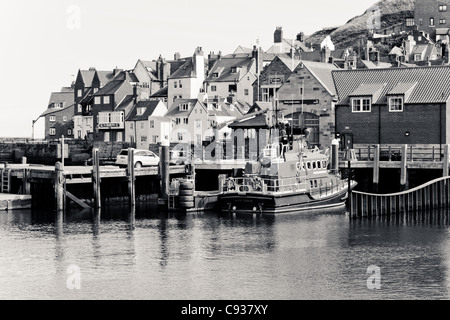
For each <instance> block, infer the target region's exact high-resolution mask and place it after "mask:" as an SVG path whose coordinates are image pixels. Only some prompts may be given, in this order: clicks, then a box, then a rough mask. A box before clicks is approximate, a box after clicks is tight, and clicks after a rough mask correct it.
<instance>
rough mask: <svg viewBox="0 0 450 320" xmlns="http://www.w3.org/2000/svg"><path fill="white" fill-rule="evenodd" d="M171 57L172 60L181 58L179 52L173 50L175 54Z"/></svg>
mask: <svg viewBox="0 0 450 320" xmlns="http://www.w3.org/2000/svg"><path fill="white" fill-rule="evenodd" d="M173 59H174V60H180V59H181V55H180V53H179V52H175V54H174V55H173Z"/></svg>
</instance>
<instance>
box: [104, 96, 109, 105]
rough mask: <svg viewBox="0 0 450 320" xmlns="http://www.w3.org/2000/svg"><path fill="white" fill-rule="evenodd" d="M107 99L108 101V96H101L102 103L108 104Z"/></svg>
mask: <svg viewBox="0 0 450 320" xmlns="http://www.w3.org/2000/svg"><path fill="white" fill-rule="evenodd" d="M109 101H110V100H109V96H104V97H103V103H104V104H108V103H109Z"/></svg>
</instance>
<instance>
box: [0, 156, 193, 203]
mask: <svg viewBox="0 0 450 320" xmlns="http://www.w3.org/2000/svg"><path fill="white" fill-rule="evenodd" d="M98 154H99V151H98V149H94V150H93V165H92V166H64V165H63V164H62V163H61V162H57V163H56V164H55V166H54V167H53V166H43V165H33V164H25V163H22V164H5V165H4V166H3V168H0V176H1V194H2V195H3V198H4V199H5V200H4V201H3V202H4V203H3V202H2V198H1V197H0V209H1V208H2V205H3V204H4V206H3V207H9V208H11V207H12V204H13V202H12V200H16V202H17V201H18V200H19V199H21V201H25V199H26V200H27V201H31V203H32V206H33V207H37V208H39V207H42V206H47V208H50V207H54V208H56V210H57V211H64V210H65V209H66V206H67V202H68V200H70V201H72V202H74V203H76V204H77V205H79V206H80V207H82V208H94V209H99V208H101V205H102V195H101V190H102V189H105V187H108V188H114V186H115V185H118V184H121V183H122V182H126V183H127V185H128V197H129V204H130V205H131V206H134V205H135V201H136V180H137V179H139V178H141V177H144V178H147V179H151V180H152V181H153V183H154V184H155V186H157V187H155V188H154V189H155V190H156V191H155V193H160V191H161V188H160V182H161V180H162V179H164V180H166V179H169V178H170V177H171V176H184V175H186V174H187V173H189V172H187V167H186V166H184V165H183V166H169V164H168V161H163V160H162V161H161V162H163V163H165V165H163V164H162V165H161V166H160V167H158V166H155V167H142V168H135V167H134V159H133V157H132V156H131V157H129V158H130V159H129V163H128V167H127V168H120V167H117V166H114V165H106V166H100V165H99V157H98ZM129 154H131V155H133V152H129ZM161 167H164V169H162V168H161ZM105 185H108V186H105ZM71 186H76V187H77V188H78V189H81V190H83V191H88V192H84V193H86V194H89V195H91V196H90V198H91V200H92V201H91V202H92V203H89V201H88V203H87V201H85V200H86V199H83V197H81V196H78V195H76V194H74V193H73V192H71V191H70V190H69V189H70V187H71ZM161 196H162V197H164V192H162V194H161ZM8 200H9V202H8Z"/></svg>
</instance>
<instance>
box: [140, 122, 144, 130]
mask: <svg viewBox="0 0 450 320" xmlns="http://www.w3.org/2000/svg"><path fill="white" fill-rule="evenodd" d="M141 130H144V123H143V122H141Z"/></svg>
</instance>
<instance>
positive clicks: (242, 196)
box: [218, 189, 348, 214]
mask: <svg viewBox="0 0 450 320" xmlns="http://www.w3.org/2000/svg"><path fill="white" fill-rule="evenodd" d="M347 195H348V190H347V189H342V190H340V191H338V192H335V193H333V194H331V195H327V196H323V197H320V198H314V197H312V196H311V195H310V194H308V193H305V192H303V193H302V192H297V193H296V192H293V193H286V194H262V193H237V192H236V193H224V194H222V195H220V196H219V198H218V205H219V208H220V210H221V211H222V212H236V213H252V214H253V213H263V214H278V213H296V212H299V213H300V212H305V211H314V210H320V209H325V208H338V207H344V206H345V201H346V199H347Z"/></svg>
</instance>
